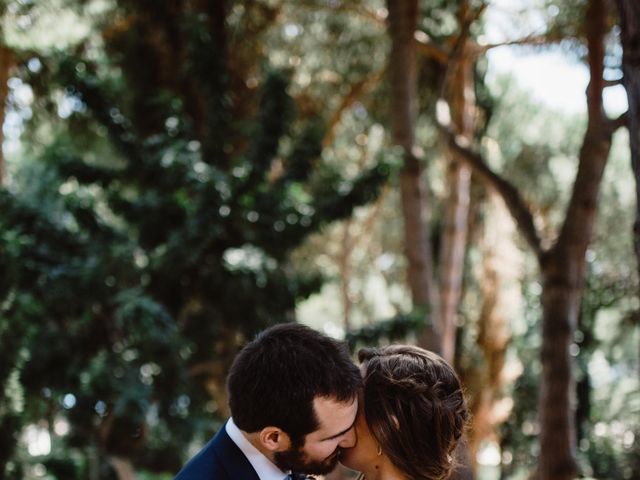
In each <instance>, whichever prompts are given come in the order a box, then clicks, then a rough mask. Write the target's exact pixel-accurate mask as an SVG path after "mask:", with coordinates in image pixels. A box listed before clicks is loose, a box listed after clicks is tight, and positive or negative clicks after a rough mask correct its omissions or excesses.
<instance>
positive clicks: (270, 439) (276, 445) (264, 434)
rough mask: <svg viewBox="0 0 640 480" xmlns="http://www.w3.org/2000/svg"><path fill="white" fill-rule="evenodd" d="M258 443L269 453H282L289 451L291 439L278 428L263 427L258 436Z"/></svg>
mask: <svg viewBox="0 0 640 480" xmlns="http://www.w3.org/2000/svg"><path fill="white" fill-rule="evenodd" d="M258 438H259V439H260V443H261V444H262V445H263V446H264V448H266V449H267V450H269V451H270V452H284V451H285V450H289V448H290V446H291V439H290V438H289V435H287V433H285V432H283V431H282V430H281V429H280V428H278V427H265V428H263V429H262V430H260V433H259V434H258Z"/></svg>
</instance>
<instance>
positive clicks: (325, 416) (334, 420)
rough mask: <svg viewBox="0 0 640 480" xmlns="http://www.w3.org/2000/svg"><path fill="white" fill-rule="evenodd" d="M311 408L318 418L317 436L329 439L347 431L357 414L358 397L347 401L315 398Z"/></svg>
mask: <svg viewBox="0 0 640 480" xmlns="http://www.w3.org/2000/svg"><path fill="white" fill-rule="evenodd" d="M313 407H314V410H315V413H316V416H317V418H318V429H317V430H316V431H315V432H313V433H317V434H318V436H325V437H331V436H333V435H337V434H340V433H342V432H343V431H345V430H349V428H351V426H352V425H353V422H354V421H355V418H356V414H357V413H358V396H357V395H356V396H354V397H353V398H352V399H349V400H347V401H339V400H337V399H335V398H329V397H316V398H314V399H313Z"/></svg>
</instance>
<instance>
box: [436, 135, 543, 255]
mask: <svg viewBox="0 0 640 480" xmlns="http://www.w3.org/2000/svg"><path fill="white" fill-rule="evenodd" d="M439 128H440V130H441V132H442V133H443V135H444V137H445V139H446V140H447V143H448V145H449V147H450V148H451V149H452V150H453V151H454V152H456V153H457V154H459V156H460V159H461V160H463V161H464V162H466V163H467V165H469V166H470V167H471V169H472V170H473V172H474V173H475V174H476V175H478V177H480V178H481V179H482V180H483V181H484V182H485V183H486V184H488V185H490V186H491V187H493V188H494V189H495V190H496V191H497V192H498V193H499V194H500V196H501V197H502V199H503V200H504V202H505V204H506V206H507V208H508V209H509V212H510V213H511V215H512V217H513V219H514V220H515V222H516V224H517V225H518V229H519V230H520V232H521V233H522V235H523V236H524V238H525V240H526V241H527V243H528V244H529V246H530V247H531V248H532V249H533V251H534V252H535V254H536V255H538V257H539V256H540V255H541V254H542V253H544V251H543V248H542V241H541V239H540V236H539V235H538V230H537V229H536V226H535V223H534V220H533V214H532V212H531V210H530V208H529V206H528V205H527V203H526V202H525V200H524V199H523V198H522V196H521V195H520V192H519V191H518V189H517V188H516V187H515V186H514V185H513V184H512V183H511V182H509V181H508V180H506V179H504V178H502V177H501V176H500V175H499V174H497V173H496V172H494V171H493V170H492V169H491V168H490V167H489V166H488V165H487V163H486V161H485V160H484V158H483V157H482V155H481V154H479V153H477V152H475V151H473V150H471V148H469V146H468V145H465V144H466V143H467V141H466V139H464V138H463V137H461V136H459V135H456V134H455V132H454V131H453V130H452V129H451V128H449V127H446V126H444V125H442V124H439Z"/></svg>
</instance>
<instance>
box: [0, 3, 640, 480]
mask: <svg viewBox="0 0 640 480" xmlns="http://www.w3.org/2000/svg"><path fill="white" fill-rule="evenodd" d="M0 5H1V7H0V16H1V23H0V25H1V31H0V102H1V104H2V106H3V108H2V109H1V114H0V120H1V122H0V123H2V125H3V128H2V138H1V140H2V155H0V171H1V177H0V178H1V187H0V478H6V479H65V480H69V479H89V480H98V479H100V480H103V479H105V480H106V479H110V480H111V479H118V480H129V479H141V480H144V479H170V478H172V477H173V475H174V474H175V473H176V472H177V471H178V470H179V468H180V466H181V465H182V464H183V463H184V462H185V461H186V460H187V459H188V458H189V457H190V456H191V455H193V454H194V453H195V452H197V451H198V449H199V448H200V447H201V446H202V445H203V444H204V443H205V442H206V441H207V440H208V438H210V436H211V435H212V434H213V433H214V432H215V431H216V430H217V429H218V428H219V427H220V426H221V425H222V422H224V420H225V419H226V418H227V415H228V410H227V405H226V392H225V386H224V381H225V376H226V372H227V369H228V367H229V365H230V362H231V360H232V359H233V356H234V355H235V354H236V352H237V351H238V349H239V348H240V347H241V346H242V345H243V344H244V343H245V342H246V341H247V340H248V339H250V338H252V336H253V335H254V334H255V333H256V332H257V331H259V330H261V329H263V328H265V327H267V326H269V325H272V324H274V323H278V322H283V321H299V322H303V323H305V324H308V325H310V326H312V327H314V328H316V329H318V330H320V331H323V332H325V333H327V334H329V335H332V336H334V337H336V338H343V339H346V340H347V341H348V342H349V345H350V347H351V348H352V349H353V351H354V352H355V351H357V349H358V348H359V347H361V346H363V345H376V344H386V343H389V342H408V343H416V344H419V345H422V346H424V347H427V348H431V349H433V350H435V351H437V352H439V353H440V354H442V355H443V356H444V357H445V358H447V359H448V360H449V361H450V362H451V363H452V364H454V365H455V367H456V370H457V371H458V372H459V374H460V376H461V378H462V380H463V383H464V384H465V390H466V392H467V395H468V398H469V402H470V406H471V408H472V411H473V421H472V424H471V426H470V429H469V432H468V435H467V439H466V442H465V443H464V445H463V446H462V448H461V449H460V451H459V452H458V461H459V464H460V466H461V467H460V469H459V470H458V471H457V472H456V473H455V474H454V478H466V479H471V478H478V479H480V480H482V479H486V480H490V479H529V478H540V479H545V480H546V479H554V480H563V479H571V478H576V477H580V478H598V479H638V478H640V473H639V472H640V442H638V435H640V415H638V414H639V413H640V369H639V358H640V357H639V355H640V328H639V321H638V318H639V316H638V309H639V308H640V304H639V300H638V291H639V290H638V267H637V265H638V264H637V260H636V254H635V253H634V252H635V249H634V233H633V226H634V220H635V218H636V211H637V207H636V189H637V188H638V187H637V183H636V179H637V178H638V176H637V172H636V171H635V170H634V169H633V168H632V165H633V164H635V165H640V123H639V122H640V120H639V119H638V115H640V106H639V105H640V67H638V65H637V59H636V61H635V63H634V61H633V58H637V57H634V55H638V52H640V11H639V8H638V6H637V5H638V4H637V2H634V1H633V0H618V1H617V2H607V1H605V0H570V1H567V0H563V1H556V0H519V1H497V0H494V1H488V0H486V1H485V0H456V1H445V0H434V1H429V2H427V1H417V0H389V1H388V2H384V1H382V0H246V1H234V0H217V1H212V0H47V1H39V0H5V1H2V2H0ZM634 52H635V53H634ZM623 71H624V76H623ZM621 79H623V81H622V82H621ZM627 110H628V113H626V114H624V112H627ZM632 160H633V161H632ZM605 167H606V168H605ZM639 232H640V230H639ZM639 235H640V233H639ZM638 245H640V243H638ZM332 475H333V477H332V478H334V479H338V478H351V477H352V475H353V474H352V473H350V472H346V471H337V472H335V473H334V474H332Z"/></svg>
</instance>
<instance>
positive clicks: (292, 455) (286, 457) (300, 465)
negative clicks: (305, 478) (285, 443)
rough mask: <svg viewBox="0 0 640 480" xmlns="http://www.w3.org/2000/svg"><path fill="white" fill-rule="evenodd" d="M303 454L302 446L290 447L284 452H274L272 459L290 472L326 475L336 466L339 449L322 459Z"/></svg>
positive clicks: (279, 466)
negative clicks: (310, 458)
mask: <svg viewBox="0 0 640 480" xmlns="http://www.w3.org/2000/svg"><path fill="white" fill-rule="evenodd" d="M305 456H306V455H305V453H304V452H303V451H302V448H291V449H289V450H287V451H286V452H276V454H275V456H274V461H275V464H276V465H277V466H278V468H280V470H284V471H286V470H291V471H292V472H299V473H308V474H311V475H326V474H327V473H329V472H330V471H332V470H333V469H334V468H336V465H337V464H338V459H339V458H340V449H336V451H335V452H333V454H332V455H331V456H329V457H327V458H325V459H324V460H308V459H306V458H305Z"/></svg>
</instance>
